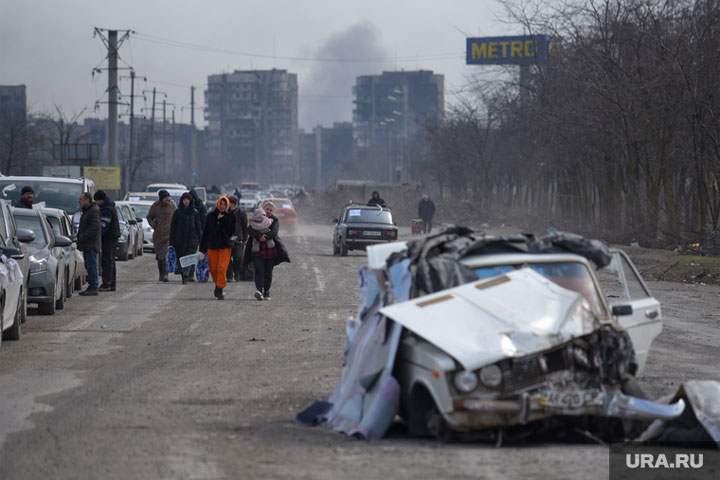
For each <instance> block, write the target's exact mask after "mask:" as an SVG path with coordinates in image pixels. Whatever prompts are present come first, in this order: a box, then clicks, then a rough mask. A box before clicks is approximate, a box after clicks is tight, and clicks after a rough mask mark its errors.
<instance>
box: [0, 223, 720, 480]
mask: <svg viewBox="0 0 720 480" xmlns="http://www.w3.org/2000/svg"><path fill="white" fill-rule="evenodd" d="M329 238H330V229H329V228H326V227H318V228H313V229H306V231H304V232H301V233H300V234H299V235H297V236H292V237H291V236H288V237H285V241H286V243H287V245H288V247H289V250H290V255H291V257H292V261H293V263H292V264H284V265H282V266H280V267H278V268H277V269H276V277H275V285H274V287H273V291H272V294H273V296H272V301H270V302H258V301H257V300H255V299H254V298H253V296H252V293H253V292H254V288H253V286H252V284H251V283H249V282H244V283H231V284H229V286H228V288H227V289H226V297H227V299H226V300H225V301H217V300H215V299H214V298H213V297H212V290H213V285H212V284H197V283H195V284H190V285H187V286H183V285H181V284H180V281H179V277H174V278H172V279H171V282H169V283H164V284H162V283H158V282H157V281H156V280H157V271H156V268H155V262H154V256H153V255H148V254H146V255H145V256H143V257H140V258H138V259H136V260H132V261H129V262H118V266H119V275H118V280H119V285H118V291H117V292H115V293H106V294H101V295H100V296H99V297H90V298H84V297H76V296H75V297H73V298H72V299H70V301H69V302H68V304H67V306H66V308H65V309H64V310H63V311H58V313H57V314H56V315H54V316H52V317H44V316H40V315H31V316H30V318H29V320H28V322H27V323H26V324H25V326H24V327H25V328H24V330H23V337H22V338H21V340H20V341H19V342H3V343H2V349H0V478H2V479H37V478H53V479H84V478H88V479H90V478H102V479H155V478H157V479H172V478H181V479H185V478H187V479H213V478H308V479H337V478H358V479H359V478H362V479H367V478H413V479H418V478H493V479H498V478H520V477H527V478H543V477H545V478H598V479H600V478H602V479H605V478H607V476H608V474H607V468H608V464H607V449H606V448H605V447H602V446H597V445H556V444H544V445H533V446H529V447H523V448H508V447H503V448H500V449H496V448H494V446H491V445H486V444H448V445H445V444H439V443H436V442H435V441H433V440H416V439H410V438H406V437H405V436H404V435H403V434H402V433H401V432H397V433H395V432H394V433H392V434H391V435H390V437H389V438H386V439H384V440H381V441H376V442H366V441H359V440H355V439H350V438H346V437H345V436H343V435H340V434H336V433H333V432H330V431H327V430H325V429H324V428H319V427H318V428H308V427H304V426H300V425H297V424H295V423H293V422H292V418H293V417H294V415H295V414H296V413H297V412H298V411H299V410H301V409H303V408H304V407H305V406H307V405H309V404H310V403H311V402H312V401H314V400H316V399H325V398H327V397H328V396H329V395H330V393H331V392H332V390H333V388H334V386H335V383H336V381H337V379H338V376H339V373H340V368H341V362H342V350H343V347H344V345H345V341H346V337H345V318H346V317H347V316H349V315H352V314H353V313H354V312H355V310H356V284H357V274H356V272H357V269H358V267H359V266H360V265H362V264H363V262H364V257H363V255H361V254H360V253H359V252H358V253H354V254H351V256H350V257H347V258H340V257H333V256H332V255H331V254H330V253H331V248H330V242H329V240H328V239H329ZM650 287H651V288H652V289H653V290H654V293H655V294H656V296H657V297H658V298H660V300H661V301H662V302H663V308H664V311H663V312H664V315H665V330H664V332H663V334H662V335H661V336H660V337H659V338H658V340H657V341H656V343H655V344H654V347H653V350H652V352H651V355H650V358H649V360H648V366H647V370H646V374H647V376H646V379H645V380H643V386H644V387H645V388H646V389H647V390H648V391H649V392H651V393H653V394H655V395H660V394H663V393H670V392H671V391H673V390H674V389H675V388H676V387H677V385H678V384H679V383H680V382H681V381H682V380H683V379H685V378H715V379H718V380H720V372H718V371H717V361H716V356H715V351H716V345H717V344H718V336H719V335H720V333H718V332H719V329H718V328H717V326H718V317H719V316H718V314H717V312H718V311H719V310H718V306H720V305H718V304H720V300H719V298H720V295H718V293H720V288H718V287H710V286H689V285H680V284H660V283H657V284H650Z"/></svg>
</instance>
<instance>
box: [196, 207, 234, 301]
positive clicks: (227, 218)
mask: <svg viewBox="0 0 720 480" xmlns="http://www.w3.org/2000/svg"><path fill="white" fill-rule="evenodd" d="M229 206H230V200H228V198H227V197H226V196H222V197H220V198H218V201H217V203H216V204H215V209H214V210H213V211H212V212H210V213H209V214H208V216H207V218H206V219H205V228H204V229H203V234H202V239H201V240H200V251H201V252H203V253H207V257H208V263H209V264H210V274H211V275H212V279H213V282H215V298H217V299H218V300H225V296H224V295H223V288H225V285H227V280H226V279H225V274H226V272H227V267H228V263H230V252H231V248H230V247H231V240H230V239H231V237H232V236H233V235H234V234H235V215H233V214H231V213H229V212H228V207H229Z"/></svg>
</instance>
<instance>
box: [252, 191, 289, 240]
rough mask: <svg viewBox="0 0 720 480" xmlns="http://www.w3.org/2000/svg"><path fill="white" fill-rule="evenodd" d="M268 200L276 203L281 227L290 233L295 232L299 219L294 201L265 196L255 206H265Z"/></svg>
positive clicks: (276, 212) (276, 213)
mask: <svg viewBox="0 0 720 480" xmlns="http://www.w3.org/2000/svg"><path fill="white" fill-rule="evenodd" d="M267 202H272V203H273V205H275V216H276V217H278V221H279V222H280V227H281V228H282V229H284V230H286V231H288V232H290V233H292V232H294V231H295V229H296V228H297V223H298V220H297V212H296V211H295V206H294V205H293V203H292V202H291V201H290V200H289V199H287V198H263V199H262V200H260V201H259V202H258V203H257V205H256V206H255V208H265V204H266V203H267Z"/></svg>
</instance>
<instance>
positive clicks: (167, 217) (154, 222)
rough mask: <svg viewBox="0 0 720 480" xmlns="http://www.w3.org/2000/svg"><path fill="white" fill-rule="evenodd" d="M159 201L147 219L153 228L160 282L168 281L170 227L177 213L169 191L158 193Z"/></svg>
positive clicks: (153, 206) (152, 207)
mask: <svg viewBox="0 0 720 480" xmlns="http://www.w3.org/2000/svg"><path fill="white" fill-rule="evenodd" d="M158 197H159V199H158V200H157V201H156V202H155V203H153V204H152V206H151V207H150V211H149V212H148V214H147V216H146V217H145V218H147V221H148V223H149V224H150V226H151V227H152V228H153V246H154V247H155V259H156V260H157V266H158V272H159V274H160V275H159V277H158V281H160V282H167V281H168V267H167V253H168V248H169V247H170V225H171V224H172V217H173V214H174V213H175V209H176V208H177V207H176V206H175V202H173V201H172V198H171V197H170V193H169V192H168V191H167V190H160V191H159V192H158Z"/></svg>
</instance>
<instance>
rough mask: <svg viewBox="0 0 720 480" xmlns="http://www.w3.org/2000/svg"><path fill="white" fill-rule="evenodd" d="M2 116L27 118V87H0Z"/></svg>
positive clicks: (0, 111) (0, 110) (0, 112)
mask: <svg viewBox="0 0 720 480" xmlns="http://www.w3.org/2000/svg"><path fill="white" fill-rule="evenodd" d="M0 114H4V115H6V114H12V115H19V116H21V117H22V118H26V117H27V93H26V88H25V85H0Z"/></svg>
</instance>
